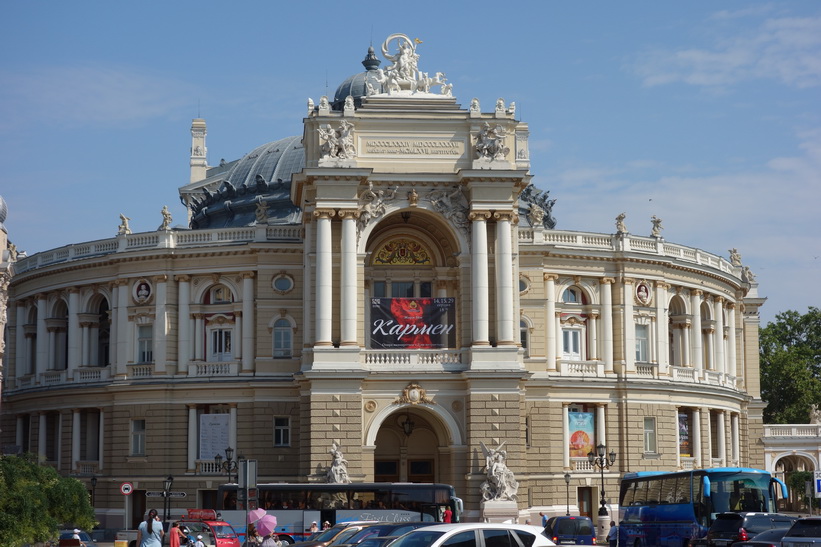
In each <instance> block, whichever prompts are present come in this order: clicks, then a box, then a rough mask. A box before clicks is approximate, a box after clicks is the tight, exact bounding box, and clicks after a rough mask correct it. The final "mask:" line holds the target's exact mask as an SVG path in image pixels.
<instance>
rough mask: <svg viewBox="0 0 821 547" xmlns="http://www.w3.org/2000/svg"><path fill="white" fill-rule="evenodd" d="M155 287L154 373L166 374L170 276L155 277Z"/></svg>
mask: <svg viewBox="0 0 821 547" xmlns="http://www.w3.org/2000/svg"><path fill="white" fill-rule="evenodd" d="M153 281H154V286H155V287H156V298H155V299H154V302H155V303H156V304H155V305H154V325H153V329H152V330H153V332H152V336H153V338H154V339H153V340H152V345H153V347H152V352H153V354H154V371H155V372H157V373H159V374H165V370H166V369H165V365H166V363H167V361H168V340H167V336H168V329H167V325H168V284H167V281H168V276H167V275H157V276H154V279H153Z"/></svg>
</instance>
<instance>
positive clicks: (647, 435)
mask: <svg viewBox="0 0 821 547" xmlns="http://www.w3.org/2000/svg"><path fill="white" fill-rule="evenodd" d="M644 453H645V454H657V453H658V445H657V443H656V419H655V418H644Z"/></svg>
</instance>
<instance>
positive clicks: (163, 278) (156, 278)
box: [151, 274, 168, 283]
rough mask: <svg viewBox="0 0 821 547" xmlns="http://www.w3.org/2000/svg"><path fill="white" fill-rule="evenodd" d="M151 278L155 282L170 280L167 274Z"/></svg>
mask: <svg viewBox="0 0 821 547" xmlns="http://www.w3.org/2000/svg"><path fill="white" fill-rule="evenodd" d="M151 279H152V281H154V283H167V282H168V275H166V274H160V275H155V276H154V277H152V278H151Z"/></svg>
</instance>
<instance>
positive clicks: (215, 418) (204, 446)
mask: <svg viewBox="0 0 821 547" xmlns="http://www.w3.org/2000/svg"><path fill="white" fill-rule="evenodd" d="M228 418H229V415H228V414H200V458H199V459H201V460H213V459H214V456H216V455H217V454H219V455H220V456H222V455H223V453H224V452H225V449H226V448H228V446H229V444H228Z"/></svg>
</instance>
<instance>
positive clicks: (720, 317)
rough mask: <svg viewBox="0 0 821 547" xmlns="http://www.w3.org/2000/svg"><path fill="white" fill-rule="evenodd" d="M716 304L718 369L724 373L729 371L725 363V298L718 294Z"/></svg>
mask: <svg viewBox="0 0 821 547" xmlns="http://www.w3.org/2000/svg"><path fill="white" fill-rule="evenodd" d="M714 306H715V307H714V309H715V316H716V336H715V344H716V347H715V354H716V371H718V372H719V373H721V374H722V375H724V373H726V372H727V369H726V365H725V363H724V298H722V297H721V296H717V297H716V299H715V305H714ZM722 381H723V379H722Z"/></svg>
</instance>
